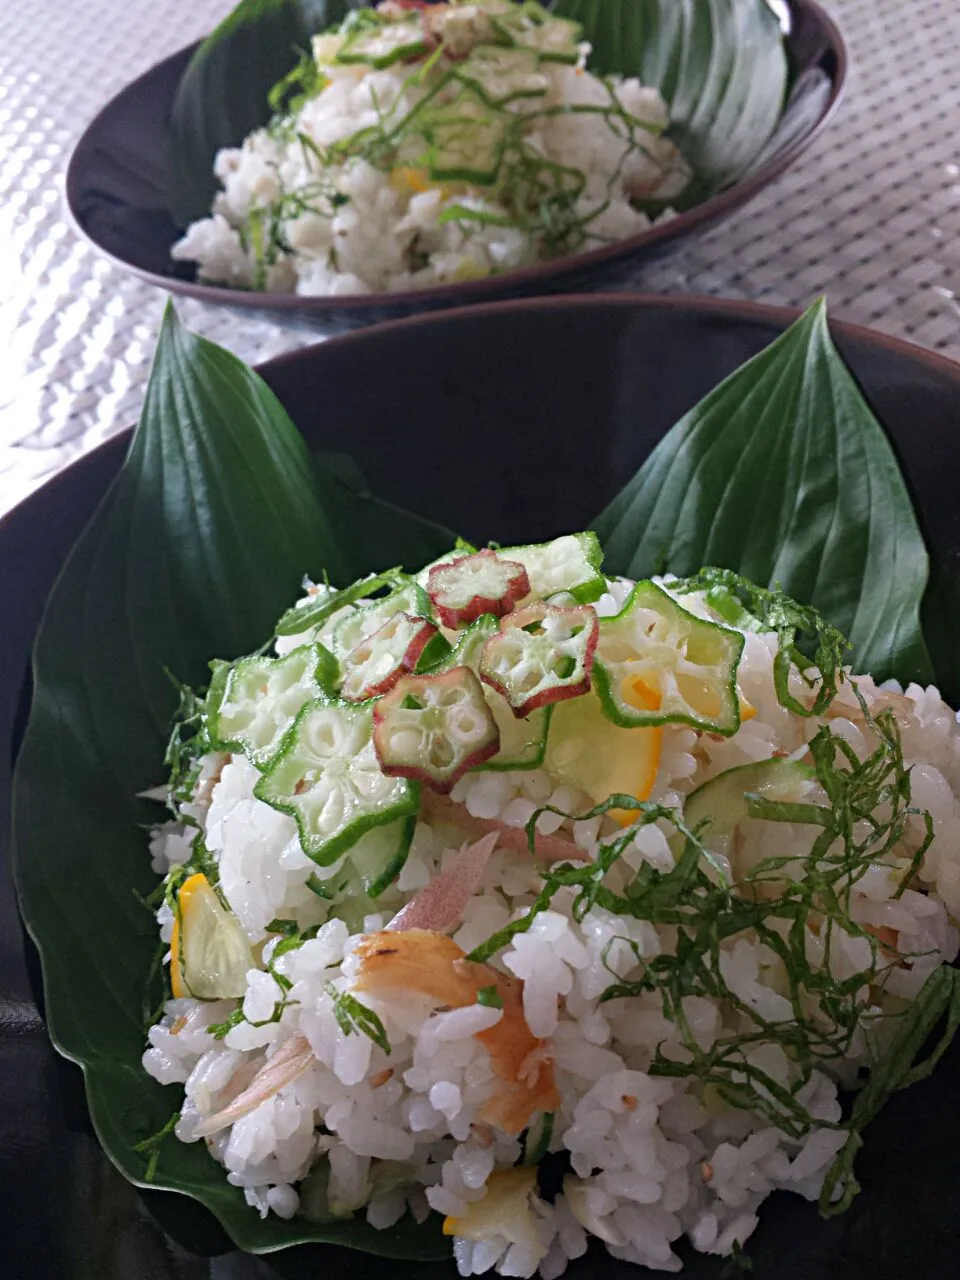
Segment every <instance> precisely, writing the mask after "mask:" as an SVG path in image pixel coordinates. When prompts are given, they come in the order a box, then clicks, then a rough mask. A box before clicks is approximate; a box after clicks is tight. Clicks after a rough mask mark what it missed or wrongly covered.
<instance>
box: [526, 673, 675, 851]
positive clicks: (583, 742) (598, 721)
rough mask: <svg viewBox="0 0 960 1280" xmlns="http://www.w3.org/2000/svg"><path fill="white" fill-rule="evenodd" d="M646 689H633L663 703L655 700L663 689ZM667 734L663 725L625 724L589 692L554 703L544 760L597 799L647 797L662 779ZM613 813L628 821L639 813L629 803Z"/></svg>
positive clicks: (551, 769) (599, 801)
mask: <svg viewBox="0 0 960 1280" xmlns="http://www.w3.org/2000/svg"><path fill="white" fill-rule="evenodd" d="M637 683H638V685H640V684H642V682H640V681H638V682H637ZM645 689H646V691H645V692H644V691H643V690H642V689H639V688H638V689H635V690H631V697H633V698H636V699H638V700H639V699H640V698H646V700H647V701H646V702H645V703H640V702H639V701H638V705H641V706H642V707H643V709H644V710H650V711H655V710H656V709H657V704H656V703H654V705H652V706H651V705H650V702H651V701H652V700H653V699H654V698H655V697H656V696H657V695H656V694H655V693H654V692H653V691H651V690H650V689H649V687H647V686H645ZM662 738H663V731H662V729H660V727H659V726H655V727H652V728H639V729H621V728H620V726H619V725H615V724H614V723H613V722H612V721H611V720H608V719H607V717H606V716H605V715H604V713H603V708H602V706H601V705H600V699H599V698H598V697H597V696H596V694H595V693H587V694H584V696H583V697H582V698H568V699H567V700H566V701H565V702H558V703H557V704H556V705H555V706H554V708H553V718H552V719H551V721H550V733H549V736H548V737H547V751H546V758H545V760H544V766H545V767H546V768H547V769H548V770H549V772H550V773H552V774H554V775H555V776H556V777H558V778H559V779H560V780H561V782H566V783H568V784H569V785H570V786H574V787H577V788H579V790H581V791H585V792H586V793H587V795H588V796H589V797H590V798H591V800H593V801H594V803H595V804H602V803H603V801H604V800H606V799H607V797H608V796H611V795H614V794H616V793H618V792H619V793H620V794H623V795H628V796H635V797H636V799H637V800H646V799H647V798H648V797H649V795H650V792H651V791H652V790H653V786H654V783H655V782H656V780H657V770H658V768H659V767H660V745H661V741H662ZM610 816H611V818H613V819H615V820H616V821H617V822H619V823H620V824H621V825H622V826H627V825H628V824H629V823H631V822H633V821H634V819H635V818H636V814H635V813H633V812H631V811H630V810H628V809H611V810H610Z"/></svg>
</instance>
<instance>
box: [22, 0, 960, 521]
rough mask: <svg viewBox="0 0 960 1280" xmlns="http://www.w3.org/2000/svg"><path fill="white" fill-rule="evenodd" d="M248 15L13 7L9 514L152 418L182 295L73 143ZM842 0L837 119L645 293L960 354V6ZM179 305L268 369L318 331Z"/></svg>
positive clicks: (185, 6) (210, 5)
mask: <svg viewBox="0 0 960 1280" xmlns="http://www.w3.org/2000/svg"><path fill="white" fill-rule="evenodd" d="M230 7H231V5H230V2H229V0H190V2H189V3H187V0H171V2H170V3H167V4H157V3H156V0H83V3H82V4H76V3H75V4H64V3H63V2H62V0H35V3H33V4H32V5H21V4H12V3H8V4H0V370H2V372H3V375H4V376H3V377H2V378H0V511H2V510H4V509H6V508H9V507H10V506H12V505H13V504H14V503H15V502H16V501H18V500H19V499H20V498H22V497H24V496H25V495H26V494H27V493H29V492H30V490H31V489H33V488H35V487H36V486H37V485H38V484H39V483H41V482H42V481H43V480H44V479H45V478H47V477H48V476H50V475H52V474H53V473H54V472H55V471H56V470H58V469H59V468H61V467H63V466H64V465H65V464H66V463H68V462H69V461H70V460H71V459H72V458H74V457H76V456H77V455H78V454H80V453H81V452H83V451H84V450H86V449H89V448H91V447H92V446H93V445H95V444H98V443H99V442H100V441H101V440H103V439H105V438H106V437H107V436H109V435H111V434H112V433H114V432H115V431H118V430H120V429H121V428H123V427H124V426H126V425H128V424H129V423H130V422H131V421H132V420H134V419H135V417H136V415H137V412H138V409H139V406H140V403H141V400H142V396H143V387H144V383H145V380H146V376H147V373H148V370H149V360H150V354H151V351H152V349H153V344H154V340H155V336H156V332H157V326H158V323H159V319H160V313H161V308H162V305H163V301H164V295H163V294H162V293H161V292H160V291H159V290H156V289H153V288H151V287H149V286H147V285H144V284H141V283H139V282H138V281H136V280H134V279H133V278H132V277H129V276H127V275H125V274H124V273H123V272H122V271H120V270H119V269H118V268H116V267H114V266H112V265H111V264H109V263H108V262H106V261H104V260H103V259H101V258H99V257H98V256H97V254H96V253H95V252H94V251H93V250H92V249H91V248H89V247H88V246H87V245H86V244H85V243H84V242H82V241H81V240H80V239H79V238H78V237H77V235H76V234H75V233H74V231H73V230H72V228H71V227H70V226H69V225H68V223H67V221H66V219H65V216H64V213H63V207H62V188H63V171H64V168H65V166H66V161H67V158H68V156H69V154H70V150H71V148H72V146H73V144H74V142H75V141H76V139H77V138H78V137H79V135H80V133H81V132H82V130H83V128H84V127H85V126H86V124H87V123H88V121H89V120H90V119H91V117H92V116H93V115H94V114H95V113H96V111H97V110H98V109H99V108H100V107H101V106H102V105H103V104H104V103H105V102H106V101H107V100H108V99H109V98H110V97H112V95H113V94H114V93H116V92H117V91H118V90H119V89H121V88H122V87H123V85H124V84H126V83H127V82H128V81H129V80H131V79H133V78H134V77H135V76H137V75H139V74H140V73H141V72H143V71H144V70H146V69H147V67H149V66H150V65H151V64H153V63H154V62H156V61H158V60H159V59H160V58H162V57H164V56H165V55H166V54H168V53H170V52H172V51H173V50H174V49H177V48H179V47H181V46H182V45H184V44H186V43H188V42H189V41H191V40H193V39H195V38H196V37H197V36H199V35H201V34H203V33H204V32H206V31H208V30H209V29H210V28H211V27H212V26H213V25H214V24H215V23H216V22H217V21H218V19H219V18H220V17H222V16H223V14H224V13H225V12H226V11H227V10H228V9H229V8H230ZM829 8H830V10H831V12H832V13H833V15H834V16H835V17H836V19H837V20H838V21H839V23H840V25H841V26H842V28H843V31H844V34H845V36H846V38H847V41H848V43H849V46H850V50H851V54H852V60H853V68H852V73H851V79H850V85H849V89H848V93H847V97H846V101H845V102H844V104H843V106H842V107H841V111H840V114H839V116H838V118H837V119H836V121H835V122H834V124H833V125H832V126H831V127H830V128H829V129H828V130H827V132H826V133H825V135H824V136H823V137H822V138H821V139H820V140H819V141H818V143H817V144H816V146H815V147H814V148H813V149H812V150H811V151H810V152H809V153H808V154H807V155H806V156H805V157H804V158H803V159H802V160H801V162H800V163H799V164H798V165H797V166H796V168H795V169H794V170H792V171H791V172H790V173H788V174H787V175H786V176H785V177H783V178H781V179H780V180H779V181H778V182H777V183H775V184H774V185H773V186H772V187H771V188H769V190H768V191H766V192H765V193H764V194H762V195H761V196H760V197H758V198H757V199H756V200H755V201H754V202H753V203H752V204H751V205H749V206H748V207H747V208H746V209H743V210H741V211H739V212H738V213H737V214H736V215H735V216H734V217H733V218H732V219H731V221H729V222H727V223H724V224H723V225H722V226H720V227H719V228H717V229H716V230H714V231H712V232H710V233H708V234H707V235H705V236H703V237H702V238H700V239H699V240H697V241H696V242H694V243H692V244H690V245H688V246H683V247H681V248H679V249H677V250H675V251H674V252H673V253H672V254H671V255H670V256H669V257H667V258H665V259H662V260H660V261H658V262H657V263H655V264H653V265H652V266H648V267H646V268H645V269H641V270H638V272H637V274H636V276H635V278H634V279H633V281H632V284H633V285H634V286H635V287H637V288H644V289H649V290H653V291H663V292H667V291H669V292H675V293H676V292H680V293H707V294H716V295H725V296H728V297H734V298H751V299H757V300H760V301H764V302H771V303H780V304H787V305H792V306H802V305H804V304H806V303H807V302H809V301H810V300H811V299H812V298H813V297H815V296H817V295H818V294H820V293H826V294H827V295H828V296H829V299H830V304H831V308H832V313H833V314H834V315H835V316H837V317H840V318H842V319H847V320H853V321H858V322H860V323H863V324H869V325H872V326H874V327H876V328H879V329H883V330H885V331H887V332H888V333H893V334H897V335H899V336H902V337H906V338H909V339H911V340H912V341H914V342H918V343H921V344H922V345H925V346H928V347H933V348H935V349H937V350H940V351H943V352H945V353H946V354H948V355H953V356H957V357H960V306H958V303H957V301H956V299H955V297H954V294H953V292H952V290H953V289H954V288H957V289H958V290H960V270H958V268H960V167H958V166H960V144H958V142H957V138H956V122H957V121H958V120H960V59H958V57H957V53H958V50H960V4H958V3H957V0H910V3H909V4H904V0H829ZM41 33H42V36H41ZM180 311H181V314H182V316H183V318H184V320H185V321H186V322H187V324H189V325H190V326H191V327H193V328H195V329H198V330H199V331H200V332H202V333H204V334H206V335H207V336H208V337H210V338H212V339H214V340H215V341H217V342H220V343H223V344H224V345H226V346H228V347H230V348H232V349H233V350H234V351H236V352H237V354H238V355H240V356H241V357H242V358H243V359H245V360H247V361H250V362H256V361H258V360H263V359H267V358H268V357H270V356H272V355H276V354H278V353H279V352H281V351H285V350H290V349H291V348H293V347H297V346H302V345H304V344H305V343H307V342H309V341H312V340H313V339H312V338H311V337H310V336H309V335H308V334H305V333H303V332H291V331H285V330H283V329H281V328H278V327H277V326H275V325H273V324H269V323H265V322H263V321H258V320H253V319H250V318H249V317H245V316H237V315H234V314H233V313H230V312H226V311H223V310H218V309H215V308H210V307H206V306H203V305H201V304H198V303H191V302H184V303H181V304H180Z"/></svg>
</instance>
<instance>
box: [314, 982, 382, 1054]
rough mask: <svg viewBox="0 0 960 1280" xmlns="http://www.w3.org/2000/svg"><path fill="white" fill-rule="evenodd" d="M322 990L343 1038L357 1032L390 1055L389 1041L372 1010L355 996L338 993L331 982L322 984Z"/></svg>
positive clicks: (342, 992)
mask: <svg viewBox="0 0 960 1280" xmlns="http://www.w3.org/2000/svg"><path fill="white" fill-rule="evenodd" d="M324 990H325V991H326V993H327V995H328V996H329V997H330V999H331V1000H332V1001H333V1015H334V1017H335V1018H336V1020H337V1023H338V1024H339V1027H340V1030H341V1031H342V1032H343V1034H344V1035H345V1036H351V1035H353V1034H354V1032H358V1031H359V1032H361V1033H362V1034H363V1035H365V1036H369V1037H370V1039H371V1040H372V1041H373V1043H374V1044H375V1045H378V1046H379V1047H380V1048H381V1049H382V1050H383V1052H384V1053H387V1054H389V1053H390V1051H391V1050H390V1041H389V1040H388V1039H387V1032H386V1028H385V1027H384V1025H383V1023H382V1022H381V1021H380V1018H379V1017H378V1016H377V1014H375V1013H374V1012H373V1010H372V1009H368V1008H367V1006H366V1005H365V1004H361V1003H360V1001H359V1000H358V999H357V998H356V996H352V995H350V993H349V992H347V991H338V990H337V988H336V987H335V986H334V985H333V983H332V982H327V983H324Z"/></svg>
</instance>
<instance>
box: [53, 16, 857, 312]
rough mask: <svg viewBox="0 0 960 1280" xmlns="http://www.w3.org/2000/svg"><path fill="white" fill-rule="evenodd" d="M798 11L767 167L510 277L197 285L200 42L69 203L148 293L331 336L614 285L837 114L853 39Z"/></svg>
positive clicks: (103, 132) (165, 68) (85, 172)
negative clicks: (293, 287) (360, 285)
mask: <svg viewBox="0 0 960 1280" xmlns="http://www.w3.org/2000/svg"><path fill="white" fill-rule="evenodd" d="M789 6H790V11H791V20H792V21H791V32H790V35H789V36H788V37H787V42H786V43H787V53H788V57H789V62H790V71H791V84H792V86H793V87H792V90H791V93H790V99H789V102H788V103H787V106H786V109H785V111H784V115H783V117H782V119H781V121H780V125H779V126H778V129H777V132H776V134H775V135H774V137H773V139H772V140H771V142H770V143H769V145H768V147H767V149H766V151H765V153H764V156H763V157H762V159H761V162H760V163H758V164H757V165H755V166H754V167H753V168H752V169H751V170H750V171H749V173H747V174H746V175H744V176H743V177H742V178H740V179H739V181H737V182H736V183H734V184H733V185H732V186H730V187H728V188H726V189H725V190H723V191H721V192H719V193H718V194H716V195H714V196H712V197H711V198H710V199H708V200H705V201H704V202H703V203H702V204H699V205H697V206H695V207H694V208H692V209H690V210H688V211H687V212H685V213H681V214H679V215H678V216H677V217H675V218H673V219H671V220H669V221H666V222H663V223H660V224H658V225H656V226H654V227H651V228H650V229H649V230H647V231H644V232H641V233H640V234H639V235H636V236H632V237H631V238H630V239H628V240H622V241H619V242H618V243H616V244H612V245H607V246H604V247H602V248H599V249H593V250H591V251H590V252H588V253H580V254H574V255H572V256H570V257H567V258H562V259H558V260H557V261H555V262H551V263H546V264H543V265H541V266H538V267H531V268H527V269H526V270H523V271H515V272H511V273H510V274H509V275H506V276H503V277H493V278H488V279H485V280H474V281H469V282H465V283H462V284H446V285H439V286H436V287H434V288H431V289H421V290H417V291H412V292H406V293H381V294H365V295H362V296H358V297H345V298H302V297H297V296H295V295H290V294H270V293H252V292H247V291H243V290H238V289H228V288H225V287H223V286H220V285H212V284H200V283H198V282H197V280H196V278H195V273H194V267H193V265H192V264H190V263H177V262H174V261H173V260H172V259H171V257H170V249H171V246H172V245H173V243H174V242H175V241H176V240H177V239H179V237H180V235H181V229H180V228H178V227H177V225H176V223H175V222H174V220H173V217H172V215H171V213H170V211H169V209H168V208H167V201H166V197H165V195H164V164H165V154H166V130H167V121H168V119H169V115H170V109H171V106H172V104H173V100H174V95H175V93H176V89H177V85H178V83H179V81H180V77H181V75H182V74H183V71H184V69H185V67H186V65H187V63H188V62H189V60H190V57H191V55H192V54H193V52H194V49H195V48H196V45H191V46H190V47H189V48H187V49H181V50H180V51H179V52H178V53H175V54H173V55H172V56H171V57H169V58H166V59H165V60H164V61H163V62H160V63H158V64H157V65H156V66H155V67H153V68H152V69H151V70H150V71H148V72H147V73H146V74H145V75H143V76H141V77H140V79H139V80H135V81H134V82H133V83H132V84H130V85H128V86H127V88H126V89H124V90H123V91H122V92H121V93H119V94H118V95H117V96H116V97H115V98H114V99H113V100H112V101H111V102H109V103H108V104H107V105H106V106H105V107H104V108H103V110H102V111H101V112H100V114H99V115H98V116H97V117H96V119H95V120H94V121H93V122H92V124H90V126H89V127H88V128H87V130H86V132H85V133H84V135H83V137H82V138H81V139H80V141H79V142H78V143H77V146H76V148H75V150H74V152H73V155H72V157H71V160H70V165H69V168H68V170H67V181H66V197H67V206H68V209H69V211H70V214H71V216H72V218H73V221H74V223H75V225H76V227H77V229H78V230H79V231H80V233H81V234H82V235H84V236H86V238H87V239H88V240H90V241H91V242H92V243H93V244H94V245H95V246H96V247H97V248H98V249H100V250H101V251H102V252H103V253H105V254H106V255H107V256H108V257H109V258H111V259H112V260H113V261H114V262H116V263H117V265H118V266H120V267H123V268H125V269H126V270H128V271H133V272H134V273H135V274H136V275H138V276H140V277H141V279H143V280H146V281H148V282H149V283H150V284H155V285H159V286H161V287H162V288H164V289H169V290H170V291H171V292H172V293H181V294H184V295H186V296H188V297H192V298H199V299H201V300H202V301H205V302H214V303H221V304H224V305H226V306H231V307H238V308H241V309H245V310H254V311H260V312H266V313H268V314H270V315H272V316H273V317H274V318H276V319H277V320H280V321H282V322H284V323H286V324H299V325H307V326H311V327H317V328H322V329H324V330H327V331H334V330H341V329H345V328H351V327H353V326H355V325H358V324H370V323H373V322H375V321H377V320H388V319H393V318H396V317H397V316H401V315H408V314H410V313H412V312H415V311H423V310H432V309H435V308H438V307H449V306H460V305H463V304H465V303H468V302H482V301H489V300H491V299H493V298H506V297H518V296H526V295H530V294H537V293H558V292H564V291H569V290H571V289H579V288H589V287H598V286H602V285H604V284H606V285H608V286H609V285H610V284H612V283H614V282H615V281H616V280H618V279H621V278H623V277H624V276H625V274H626V273H627V272H628V271H629V270H630V269H631V268H632V267H633V266H634V265H635V264H636V263H637V262H639V261H641V260H642V259H644V258H650V257H653V256H656V255H657V254H661V253H662V252H663V251H664V250H665V249H668V248H669V247H670V246H671V245H672V244H673V243H674V242H675V241H677V240H679V239H681V238H683V237H684V236H688V235H690V234H692V233H695V232H700V231H703V230H705V229H706V228H708V227H710V226H712V225H713V224H714V223H716V222H719V221H720V220H721V219H723V218H725V217H727V216H728V215H729V214H730V213H732V212H733V211H734V210H735V209H738V208H739V207H740V206H741V205H743V204H746V203H747V201H748V200H752V199H753V197H754V196H756V195H757V194H759V192H760V191H762V190H763V189H764V188H765V187H767V186H769V184H770V183H771V182H773V181H774V179H775V178H777V177H779V176H780V174H782V173H783V172H784V171H785V170H786V169H787V168H789V166H790V165H792V164H793V162H794V161H795V160H796V159H797V157H798V156H799V155H800V154H801V153H802V152H803V151H805V150H806V148H807V147H808V146H809V145H810V144H811V143H812V142H813V140H814V139H815V138H816V137H817V136H818V134H819V133H820V132H821V130H822V129H823V128H824V127H825V125H826V124H827V122H828V120H829V119H830V117H831V116H832V115H833V113H834V111H835V110H836V108H837V106H838V104H839V101H840V97H841V95H842V93H843V87H844V83H845V80H846V74H847V52H846V47H845V45H844V42H843V37H842V36H841V35H840V32H839V31H838V29H837V27H836V26H835V25H834V23H833V22H832V21H831V19H830V18H829V17H828V16H827V14H826V13H824V11H823V9H821V8H820V6H819V4H817V3H816V0H789Z"/></svg>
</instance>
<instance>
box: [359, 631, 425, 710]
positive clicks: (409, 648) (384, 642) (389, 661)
mask: <svg viewBox="0 0 960 1280" xmlns="http://www.w3.org/2000/svg"><path fill="white" fill-rule="evenodd" d="M437 634H438V628H437V627H435V626H434V624H433V623H432V622H430V621H428V620H427V619H426V618H415V617H412V616H411V615H410V614H409V613H395V614H394V615H393V617H392V618H388V619H387V621H386V622H385V623H384V624H383V626H381V627H378V628H377V630H376V631H374V632H372V633H371V634H370V635H369V636H366V637H365V638H364V639H363V640H361V641H360V643H359V644H358V645H357V646H356V648H355V649H351V651H350V652H349V653H348V654H347V656H346V657H345V658H344V659H343V660H342V661H341V663H340V671H341V676H342V680H341V684H340V689H339V694H340V697H341V698H346V700H347V701H348V702H364V701H365V700H366V699H367V698H377V697H380V695H381V694H384V693H387V692H389V690H390V689H392V688H393V686H394V685H395V684H396V683H397V681H398V680H399V679H400V677H401V676H402V675H403V674H404V672H406V671H413V670H415V669H416V666H417V663H418V662H419V661H420V658H421V656H422V654H423V652H424V650H425V649H426V647H427V645H428V644H429V643H430V641H431V640H432V639H433V637H434V636H436V635H437Z"/></svg>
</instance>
